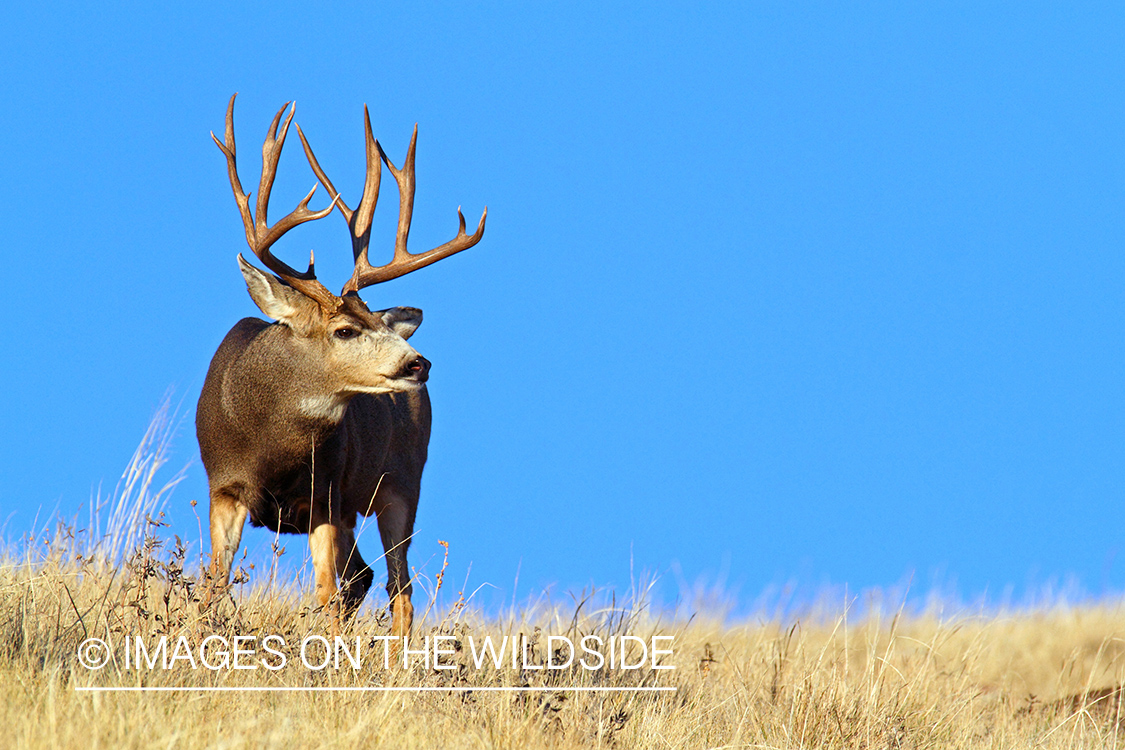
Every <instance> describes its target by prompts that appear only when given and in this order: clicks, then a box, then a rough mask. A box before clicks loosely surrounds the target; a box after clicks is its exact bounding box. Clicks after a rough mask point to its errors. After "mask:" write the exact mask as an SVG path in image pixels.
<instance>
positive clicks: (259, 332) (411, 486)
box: [196, 269, 430, 634]
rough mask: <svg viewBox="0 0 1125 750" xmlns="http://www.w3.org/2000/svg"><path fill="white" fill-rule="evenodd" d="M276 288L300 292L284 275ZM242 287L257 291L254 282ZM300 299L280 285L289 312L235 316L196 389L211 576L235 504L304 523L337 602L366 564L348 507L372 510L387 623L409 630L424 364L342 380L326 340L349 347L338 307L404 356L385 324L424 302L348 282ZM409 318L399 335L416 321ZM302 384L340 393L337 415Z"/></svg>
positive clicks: (236, 525)
mask: <svg viewBox="0 0 1125 750" xmlns="http://www.w3.org/2000/svg"><path fill="white" fill-rule="evenodd" d="M244 273H246V271H245V269H244ZM257 273H258V274H261V272H257ZM261 276H262V277H265V276H266V274H261ZM270 278H272V277H270ZM251 280H252V279H251V277H248V282H250V281H251ZM272 283H274V284H276V285H277V286H280V282H277V280H276V279H273V282H272ZM274 292H275V293H280V294H282V295H296V294H297V293H296V292H294V291H293V290H289V289H288V288H286V287H281V289H280V291H279V290H278V289H276V288H275V289H274ZM251 294H252V295H255V300H256V301H259V304H260V305H261V304H262V302H261V301H260V300H259V296H260V294H255V288H254V285H253V284H251ZM300 299H301V298H298V297H296V296H291V297H290V298H289V300H288V301H290V302H292V301H294V300H297V301H298V305H297V307H298V308H299V309H298V310H297V311H296V312H295V313H294V314H293V315H291V316H290V317H289V318H288V319H287V321H286V322H279V323H273V324H270V323H267V322H266V321H264V320H260V319H258V318H245V319H243V320H241V321H239V323H238V324H236V325H235V326H234V328H232V329H231V331H230V333H228V334H227V336H226V338H225V339H224V340H223V342H222V344H221V345H220V346H219V349H218V351H217V352H216V353H215V357H214V359H213V360H212V362H211V367H210V369H209V371H208V373H207V379H206V381H205V382H204V385H203V391H202V393H201V394H200V398H199V405H198V408H197V411H196V432H197V435H198V438H199V447H200V454H201V456H202V459H203V465H204V467H206V469H207V475H208V480H209V482H210V488H211V489H210V494H211V535H212V554H213V562H212V578H213V580H214V582H215V585H217V586H225V585H226V583H227V581H228V580H229V572H230V564H231V560H232V558H233V555H234V552H235V551H236V550H237V548H238V545H239V541H240V537H241V528H242V524H243V521H244V519H245V518H246V517H249V519H250V522H251V523H252V524H253V525H255V526H265V527H266V528H269V529H271V530H273V531H276V532H281V533H300V534H309V536H310V546H311V547H312V552H313V564H314V567H315V569H316V581H317V598H318V599H319V600H320V603H321V604H322V605H325V606H326V607H329V608H330V610H331V612H333V614H341V615H344V616H346V615H348V614H350V613H351V612H353V611H354V610H355V609H356V608H357V607H358V606H359V604H360V603H361V602H362V601H363V598H364V596H365V595H366V593H367V590H368V588H369V587H370V586H371V583H372V580H373V578H374V574H373V573H372V571H371V569H370V568H369V567H368V566H367V564H366V563H365V562H364V561H363V558H362V557H361V556H360V554H359V550H358V549H356V547H355V539H354V531H353V530H354V528H355V525H356V519H357V516H358V515H363V516H370V515H372V514H374V515H376V516H377V518H378V525H379V532H380V536H381V538H382V542H383V548H384V551H385V552H386V561H387V593H388V594H389V596H390V600H391V602H392V605H393V606H392V610H393V612H394V615H395V618H394V619H395V621H394V625H393V629H394V631H395V633H396V634H400V633H401V634H406V633H407V632H408V631H409V628H410V613H411V611H412V608H411V606H410V594H411V585H410V576H409V572H408V568H407V562H406V551H407V548H408V547H409V545H410V537H411V534H412V533H413V528H414V517H415V513H416V510H417V507H418V493H419V488H420V483H421V478H422V469H423V466H424V465H425V462H426V450H427V445H428V443H429V437H430V401H429V396H428V394H427V392H426V387H425V385H424V384H423V381H424V380H425V376H426V370H423V371H422V373H421V374H420V375H418V374H417V373H415V374H413V375H407V376H403V374H402V372H404V371H403V369H402V365H401V364H400V363H398V362H392V363H390V365H389V366H383V367H382V370H383V371H384V372H383V373H382V375H381V377H383V385H382V386H381V387H383V388H384V389H388V388H396V389H405V390H400V391H399V392H389V393H378V394H372V393H353V392H351V388H352V387H354V384H353V385H348V384H347V383H345V382H342V381H341V380H340V379H339V377H338V374H337V373H335V372H333V371H332V369H331V367H329V364H330V362H331V361H332V347H333V346H335V347H337V348H340V349H347V347H348V344H347V343H346V342H345V343H340V342H334V341H332V340H331V331H332V330H334V329H335V328H336V327H339V325H340V323H341V319H342V318H344V319H346V321H345V322H346V323H347V324H348V325H350V326H354V327H356V328H362V329H363V330H364V335H369V336H371V337H372V338H375V339H376V340H379V339H380V337H382V338H388V339H397V341H398V342H399V344H401V346H400V347H399V349H398V350H393V352H394V353H395V354H398V355H399V356H401V357H402V358H403V359H405V360H407V363H408V364H409V363H410V362H411V361H417V360H418V359H419V358H417V353H416V352H414V350H413V349H412V348H410V347H409V345H408V344H406V343H405V341H403V339H402V337H400V336H398V335H397V334H396V333H395V332H394V330H392V329H393V328H394V327H395V326H398V324H399V321H400V320H402V319H409V320H410V321H411V322H412V323H413V321H415V320H416V321H418V322H420V319H421V314H420V311H418V310H413V309H412V308H394V309H393V310H391V311H381V312H380V313H372V312H370V311H368V310H367V308H366V306H365V305H364V304H363V303H362V301H360V300H359V298H358V297H355V296H354V295H346V296H344V297H342V298H341V299H342V304H341V306H340V309H339V310H338V311H335V312H334V313H325V312H323V311H319V312H320V315H319V317H318V310H317V309H316V308H315V307H314V306H307V307H301V305H300V303H299V300H300ZM386 320H389V321H390V324H391V325H390V326H388V325H387V324H386V322H385V321H386ZM415 325H416V324H415ZM407 327H408V328H409V330H408V331H407V332H406V334H407V335H409V334H410V333H412V332H413V328H410V327H409V326H407ZM302 329H303V330H302ZM399 330H402V329H401V328H400V329H399ZM322 340H323V341H322ZM400 350H401V351H400ZM379 351H381V350H379ZM376 364H378V363H376ZM427 365H428V363H427ZM388 373H389V374H388ZM388 377H390V378H391V379H390V380H389V381H388V380H387V378H388ZM377 379H378V378H374V377H373V378H372V383H371V384H372V385H374V384H375V382H374V381H375V380H377ZM310 397H317V398H322V399H326V400H329V399H333V398H337V399H339V400H341V401H344V402H345V403H346V406H345V408H344V410H342V411H341V415H342V418H340V419H338V420H337V419H333V417H332V415H330V414H315V413H314V414H308V413H305V412H303V411H302V410H301V408H300V404H301V402H302V399H307V398H310ZM337 578H339V580H340V583H339V586H337V584H336V579H337Z"/></svg>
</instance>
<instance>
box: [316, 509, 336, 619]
mask: <svg viewBox="0 0 1125 750" xmlns="http://www.w3.org/2000/svg"><path fill="white" fill-rule="evenodd" d="M319 515H320V514H318V513H316V512H315V511H314V512H313V518H312V528H311V529H310V530H309V552H310V553H311V554H312V563H313V577H314V579H315V580H316V601H317V603H318V604H320V606H321V608H323V610H324V614H325V616H326V617H327V618H328V624H329V629H330V630H331V632H332V635H338V634H339V632H340V614H341V613H340V597H339V595H338V594H339V589H338V588H337V587H336V565H337V562H336V561H337V551H338V547H339V537H340V529H338V528H337V527H336V526H335V525H334V524H332V523H331V522H330V521H329V520H328V518H327V514H324V516H323V517H319V518H318V516H319Z"/></svg>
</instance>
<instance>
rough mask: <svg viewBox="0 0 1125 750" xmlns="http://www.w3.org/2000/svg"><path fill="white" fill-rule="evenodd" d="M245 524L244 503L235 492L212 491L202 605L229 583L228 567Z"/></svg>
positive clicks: (210, 601) (204, 605)
mask: <svg viewBox="0 0 1125 750" xmlns="http://www.w3.org/2000/svg"><path fill="white" fill-rule="evenodd" d="M245 524H246V506H245V505H243V504H242V503H240V502H239V500H238V495H237V494H235V493H233V492H229V491H226V490H215V491H213V492H212V493H211V510H210V525H211V570H210V575H209V576H208V577H209V581H208V585H207V586H206V593H205V594H204V599H203V607H204V608H205V609H206V608H208V607H210V606H211V603H212V601H213V599H214V597H215V595H216V594H218V595H219V596H220V597H221V596H222V595H223V594H224V593H226V589H227V586H228V585H229V584H230V566H231V563H233V562H234V555H235V553H236V552H238V545H239V543H240V542H241V541H242V528H243V526H244V525H245Z"/></svg>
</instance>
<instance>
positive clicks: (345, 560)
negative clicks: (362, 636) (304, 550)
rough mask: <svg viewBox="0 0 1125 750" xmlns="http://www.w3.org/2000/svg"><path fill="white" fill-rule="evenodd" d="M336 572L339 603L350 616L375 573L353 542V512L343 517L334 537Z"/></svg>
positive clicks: (360, 601)
mask: <svg viewBox="0 0 1125 750" xmlns="http://www.w3.org/2000/svg"><path fill="white" fill-rule="evenodd" d="M336 574H337V575H338V576H339V577H340V603H341V606H342V607H343V616H344V617H345V618H350V617H351V616H352V615H353V614H355V611H356V610H357V609H359V605H360V604H362V603H363V598H364V597H365V596H367V591H368V589H370V588H371V583H372V582H373V581H374V580H375V573H373V572H372V570H371V568H369V567H368V566H367V563H366V562H364V560H363V556H362V555H360V554H359V547H358V546H356V543H355V514H354V513H353V514H352V515H351V517H350V519H345V523H344V524H343V526H342V527H341V528H340V529H339V530H338V531H337V537H336Z"/></svg>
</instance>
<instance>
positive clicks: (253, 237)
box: [211, 93, 339, 309]
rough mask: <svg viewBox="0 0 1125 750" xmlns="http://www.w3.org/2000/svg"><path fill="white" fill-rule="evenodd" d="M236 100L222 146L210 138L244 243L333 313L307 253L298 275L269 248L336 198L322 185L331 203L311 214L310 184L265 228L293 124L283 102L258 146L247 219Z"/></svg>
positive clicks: (321, 214)
mask: <svg viewBox="0 0 1125 750" xmlns="http://www.w3.org/2000/svg"><path fill="white" fill-rule="evenodd" d="M237 96H238V94H237V93H236V94H235V95H234V96H232V97H231V98H230V104H229V105H228V106H227V122H226V132H225V134H224V135H225V141H226V143H225V144H224V143H222V142H220V141H219V139H218V138H217V137H216V136H215V134H214V133H213V132H212V133H211V138H212V139H213V140H214V141H215V145H217V146H218V147H219V150H220V151H222V152H223V155H225V156H226V157H227V173H228V175H229V176H230V185H231V189H232V190H233V191H234V200H235V202H236V203H237V204H238V211H239V213H240V214H241V215H242V224H243V227H244V228H245V230H246V243H247V244H248V245H249V246H250V249H251V250H252V251H253V252H254V255H256V256H257V257H258V260H260V261H261V262H262V264H263V265H265V266H266V268H268V269H269V270H271V271H273V272H274V273H276V274H277V275H278V276H280V277H281V278H282V279H284V280H285V282H286V283H287V284H289V285H290V286H291V287H293V288H294V289H296V290H297V291H299V292H301V293H302V294H305V295H306V296H308V297H311V298H312V299H314V300H316V301H317V302H318V303H320V305H321V306H322V307H325V308H328V309H333V308H335V307H336V305H337V304H338V300H337V298H336V295H334V294H332V292H330V291H328V289H327V287H325V286H324V285H323V284H321V283H320V282H319V281H317V279H316V273H315V271H314V267H313V265H314V264H313V258H312V255H311V253H310V257H309V270H307V271H303V272H302V271H297V270H296V269H294V268H292V267H290V266H289V265H288V264H287V263H285V262H284V261H282V260H280V259H279V258H277V257H276V256H274V255H273V253H271V252H270V247H271V246H272V245H273V243H275V242H277V240H279V239H280V238H281V236H282V235H284V234H285V233H286V232H288V231H289V230H290V229H292V228H293V227H295V226H298V225H300V224H304V223H305V222H306V221H312V220H314V219H321V218H323V217H325V216H327V215H328V214H330V213H332V209H333V208H335V207H336V202H337V201H338V200H339V195H338V194H336V193H335V191H334V190H333V189H332V188H331V187H330V186H329V184H326V185H325V187H326V188H328V191H329V192H330V193H333V194H334V197H333V200H332V203H330V204H329V205H328V207H327V208H324V209H321V210H320V211H312V210H310V209H309V201H310V200H311V199H312V197H313V193H315V192H316V188H317V186H316V185H315V184H314V185H313V189H312V190H310V191H309V194H308V195H306V196H305V198H304V200H302V201H301V202H300V203H298V204H297V207H296V208H295V209H293V210H292V211H290V212H289V214H287V215H286V216H285V217H284V218H282V219H280V220H279V221H278V222H277V223H276V224H274V225H273V226H272V227H271V226H269V222H268V220H267V217H266V213H267V211H268V208H269V201H270V191H271V190H272V189H273V181H274V178H275V177H276V176H277V165H278V161H279V160H280V159H281V149H282V147H284V146H285V136H286V135H287V134H288V132H289V123H291V122H292V121H293V114H294V112H295V111H296V108H297V106H296V104H293V105H292V107H290V104H291V102H286V103H285V104H284V105H283V106H282V107H281V109H279V110H278V111H277V114H276V115H274V118H273V122H272V123H270V128H269V130H268V131H267V132H266V140H265V142H264V143H263V144H262V177H261V179H260V180H259V182H258V201H257V205H256V211H255V214H256V216H254V215H251V213H250V197H249V196H248V195H247V194H246V193H245V192H244V191H243V190H242V183H241V181H239V179H238V163H237V158H236V151H235V144H234V100H235V97H237ZM286 107H290V109H289V116H288V117H286V118H285V123H284V124H283V125H281V133H280V135H279V134H278V125H279V124H280V123H281V115H282V114H283V113H284V112H285V108H286ZM298 130H300V128H298Z"/></svg>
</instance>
